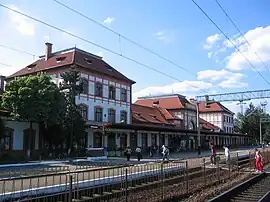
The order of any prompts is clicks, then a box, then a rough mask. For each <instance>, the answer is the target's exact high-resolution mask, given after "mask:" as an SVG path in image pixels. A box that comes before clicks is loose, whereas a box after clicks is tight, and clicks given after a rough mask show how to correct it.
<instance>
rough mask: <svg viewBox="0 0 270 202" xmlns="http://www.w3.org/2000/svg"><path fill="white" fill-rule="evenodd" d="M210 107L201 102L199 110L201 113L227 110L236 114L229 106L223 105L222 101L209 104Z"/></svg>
mask: <svg viewBox="0 0 270 202" xmlns="http://www.w3.org/2000/svg"><path fill="white" fill-rule="evenodd" d="M208 106H209V108H208V107H206V106H205V103H204V102H201V103H199V111H200V113H205V112H227V113H229V114H234V113H233V112H232V111H230V110H229V109H228V108H226V107H225V106H223V105H222V104H221V103H220V102H213V103H209V104H208Z"/></svg>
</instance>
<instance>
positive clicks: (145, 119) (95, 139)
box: [0, 43, 249, 155]
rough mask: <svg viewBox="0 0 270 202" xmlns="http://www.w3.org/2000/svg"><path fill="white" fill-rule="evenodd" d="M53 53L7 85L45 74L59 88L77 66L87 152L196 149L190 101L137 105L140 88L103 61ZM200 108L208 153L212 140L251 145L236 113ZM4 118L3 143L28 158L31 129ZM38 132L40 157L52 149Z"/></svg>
mask: <svg viewBox="0 0 270 202" xmlns="http://www.w3.org/2000/svg"><path fill="white" fill-rule="evenodd" d="M52 48H53V47H52V44H50V43H46V45H45V55H43V56H40V58H39V59H38V60H37V61H35V62H33V63H32V64H29V65H28V66H26V67H24V68H22V69H21V70H19V71H18V72H15V73H14V74H12V75H10V76H8V77H7V78H6V81H7V82H8V81H10V80H12V79H15V78H16V77H20V76H27V75H36V74H38V73H44V74H48V75H50V76H51V77H52V79H53V81H54V82H55V83H56V84H57V85H59V84H60V83H61V82H62V78H61V73H63V72H66V71H68V70H69V68H70V67H71V66H75V67H76V70H78V71H79V72H80V76H81V80H82V82H83V87H84V88H83V89H84V90H83V93H82V94H80V95H79V96H77V97H76V104H77V105H79V106H80V109H81V114H82V117H83V118H84V119H85V120H86V124H87V135H86V137H85V140H84V142H85V147H96V148H104V147H105V148H107V150H108V151H109V154H110V152H111V153H114V154H115V153H117V152H118V151H119V152H121V151H122V150H123V149H125V148H126V147H131V148H132V149H135V148H136V147H137V146H139V147H141V148H142V149H143V151H145V152H146V151H148V149H149V147H151V146H156V147H160V146H162V145H163V144H164V145H166V146H168V147H169V148H171V150H172V151H187V150H195V149H196V147H197V145H198V141H197V131H198V130H197V117H196V116H197V108H196V105H194V104H193V102H192V101H190V100H188V99H187V98H186V97H185V96H183V95H178V94H172V95H161V96H153V97H143V98H139V99H138V100H137V101H136V102H135V104H132V103H131V101H132V85H133V84H135V82H134V81H133V80H131V79H129V78H127V77H126V76H125V75H123V74H122V73H120V72H119V71H117V70H116V69H115V68H114V67H112V66H111V65H109V64H108V63H107V62H105V61H104V60H103V58H102V57H100V56H97V55H95V54H92V53H88V52H86V51H83V50H80V49H78V48H76V47H74V48H69V49H65V50H61V51H57V52H53V51H52ZM198 106H199V111H200V113H199V114H200V119H199V122H200V129H201V145H202V147H204V148H208V144H209V141H210V140H213V141H214V142H215V144H216V145H217V146H223V145H224V144H228V145H234V146H236V145H247V144H249V138H248V136H247V135H243V134H235V133H234V131H233V113H232V112H230V111H229V110H228V109H226V108H225V107H224V106H222V105H221V104H220V103H216V104H213V105H211V106H210V108H207V109H204V108H203V104H202V103H200V104H199V105H198ZM217 106H219V108H218V107H217ZM0 116H2V117H4V118H5V119H6V123H7V128H8V130H7V132H6V134H5V140H4V141H5V145H6V148H7V150H9V151H10V152H11V153H14V154H22V155H23V154H25V150H26V144H27V142H28V137H27V134H28V132H27V130H29V128H28V125H29V124H27V123H26V122H16V121H13V120H10V118H9V115H8V112H7V111H5V110H2V111H1V114H0ZM213 117H214V118H213ZM227 117H228V118H227ZM34 127H35V132H34V134H35V135H34V136H35V137H34V138H33V143H32V146H31V147H32V150H34V151H36V152H32V153H34V154H37V155H38V154H39V153H40V152H42V151H44V150H46V148H47V147H46V142H44V141H43V138H42V134H41V133H40V132H39V127H38V124H36V125H35V126H34ZM119 152H118V153H119ZM112 155H113V154H112Z"/></svg>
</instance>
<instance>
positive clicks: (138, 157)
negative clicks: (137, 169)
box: [135, 147, 142, 161]
mask: <svg viewBox="0 0 270 202" xmlns="http://www.w3.org/2000/svg"><path fill="white" fill-rule="evenodd" d="M135 151H136V153H137V159H138V161H140V160H141V158H142V154H141V152H142V150H141V148H140V147H137V148H136V150H135Z"/></svg>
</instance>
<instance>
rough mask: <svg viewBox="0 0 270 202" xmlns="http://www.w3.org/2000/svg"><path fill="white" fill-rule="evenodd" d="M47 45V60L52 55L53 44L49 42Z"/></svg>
mask: <svg viewBox="0 0 270 202" xmlns="http://www.w3.org/2000/svg"><path fill="white" fill-rule="evenodd" d="M45 45H46V52H45V60H48V59H49V58H50V57H51V56H52V44H51V43H49V42H47V43H45Z"/></svg>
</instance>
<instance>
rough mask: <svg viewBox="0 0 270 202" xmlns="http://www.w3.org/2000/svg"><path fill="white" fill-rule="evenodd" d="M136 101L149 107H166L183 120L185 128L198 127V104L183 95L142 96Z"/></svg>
mask: <svg viewBox="0 0 270 202" xmlns="http://www.w3.org/2000/svg"><path fill="white" fill-rule="evenodd" d="M135 103H136V104H138V105H143V106H148V107H151V106H158V107H160V108H162V109H166V110H167V111H168V112H170V113H171V114H172V115H173V116H174V117H176V118H178V119H181V120H182V124H183V129H189V130H195V129H196V128H197V117H196V113H197V112H196V106H195V105H193V104H192V103H191V102H189V101H188V100H187V99H186V97H185V96H183V95H179V94H169V95H160V96H147V97H140V98H138V100H137V101H136V102H135Z"/></svg>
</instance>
